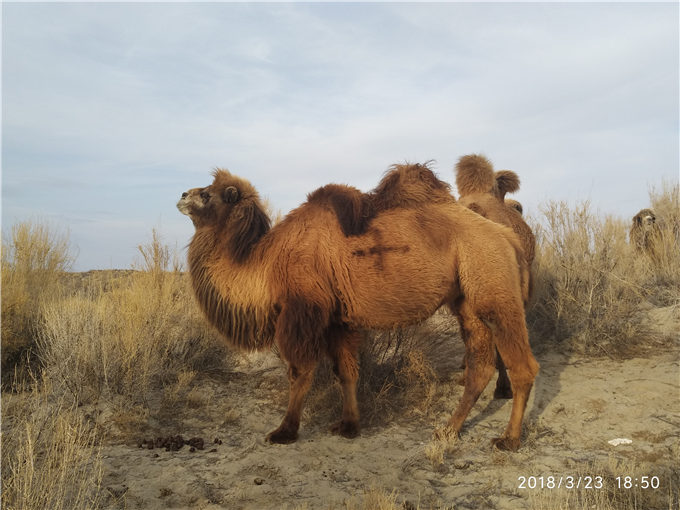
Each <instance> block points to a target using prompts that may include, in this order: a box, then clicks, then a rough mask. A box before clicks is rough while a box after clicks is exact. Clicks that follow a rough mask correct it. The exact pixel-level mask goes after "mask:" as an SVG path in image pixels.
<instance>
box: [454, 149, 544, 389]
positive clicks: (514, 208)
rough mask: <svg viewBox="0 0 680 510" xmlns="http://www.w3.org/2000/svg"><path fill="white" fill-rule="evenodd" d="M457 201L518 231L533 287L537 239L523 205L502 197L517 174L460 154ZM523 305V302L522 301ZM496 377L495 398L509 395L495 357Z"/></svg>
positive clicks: (511, 190)
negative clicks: (533, 265)
mask: <svg viewBox="0 0 680 510" xmlns="http://www.w3.org/2000/svg"><path fill="white" fill-rule="evenodd" d="M455 173H456V187H457V188H458V193H459V195H460V198H459V199H458V203H459V204H460V205H463V206H465V207H467V208H468V209H470V210H471V211H474V212H476V213H477V214H479V215H480V216H483V217H485V218H488V219H489V220H491V221H493V222H495V223H499V224H501V225H505V226H507V227H510V228H511V229H512V230H513V231H514V232H515V234H517V236H518V238H519V240H520V245H521V247H522V252H523V253H524V256H525V258H526V262H527V264H528V266H529V294H531V290H532V288H533V285H532V280H533V278H532V272H531V266H532V264H533V261H534V256H535V253H536V238H535V237H534V233H533V232H532V231H531V227H529V225H527V223H526V222H525V221H524V218H522V205H521V204H520V203H519V202H516V201H514V200H508V199H506V198H505V195H506V193H514V192H515V191H517V190H519V177H518V176H517V174H516V173H515V172H513V171H511V170H500V171H498V172H494V170H493V166H492V165H491V162H490V161H489V160H488V159H487V158H485V157H484V156H482V155H480V154H470V155H467V156H462V157H461V158H460V159H459V160H458V163H457V164H456V168H455ZM525 304H526V303H525ZM497 368H498V380H497V381H496V389H495V391H494V398H512V388H511V386H510V381H509V380H508V376H507V374H506V372H505V367H504V366H503V360H502V357H500V356H499V357H498V359H497Z"/></svg>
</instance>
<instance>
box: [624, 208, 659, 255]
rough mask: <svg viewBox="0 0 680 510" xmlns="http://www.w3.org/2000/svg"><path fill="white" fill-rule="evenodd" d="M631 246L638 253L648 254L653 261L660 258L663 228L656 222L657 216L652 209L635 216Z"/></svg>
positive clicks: (631, 228)
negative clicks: (659, 251)
mask: <svg viewBox="0 0 680 510" xmlns="http://www.w3.org/2000/svg"><path fill="white" fill-rule="evenodd" d="M629 237H630V244H632V245H633V248H635V251H636V252H637V253H644V254H647V255H648V256H649V257H650V258H651V259H652V260H656V259H657V258H658V253H657V252H658V250H659V248H660V246H661V227H660V226H659V223H658V222H657V221H656V214H654V211H652V210H651V209H642V210H641V211H640V212H638V213H637V214H636V215H635V216H633V224H632V225H631V227H630V234H629Z"/></svg>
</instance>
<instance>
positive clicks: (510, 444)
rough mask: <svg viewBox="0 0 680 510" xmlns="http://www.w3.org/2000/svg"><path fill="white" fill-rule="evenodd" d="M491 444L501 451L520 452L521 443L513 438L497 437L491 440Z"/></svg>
mask: <svg viewBox="0 0 680 510" xmlns="http://www.w3.org/2000/svg"><path fill="white" fill-rule="evenodd" d="M491 444H492V445H493V446H495V447H496V448H498V449H499V450H503V451H508V452H516V451H517V450H519V444H520V441H519V439H513V438H511V437H497V438H495V439H492V440H491Z"/></svg>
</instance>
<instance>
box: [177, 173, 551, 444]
mask: <svg viewBox="0 0 680 510" xmlns="http://www.w3.org/2000/svg"><path fill="white" fill-rule="evenodd" d="M423 189H426V190H430V191H431V192H432V196H431V197H430V199H429V200H428V197H427V196H423V197H422V198H414V197H416V196H418V191H419V190H420V191H422V190H423ZM177 207H178V208H179V210H180V211H181V212H182V213H184V214H186V215H188V216H189V217H190V218H191V220H192V221H193V223H194V226H195V228H196V232H195V234H194V236H193V238H192V240H191V243H190V245H189V254H188V261H189V270H190V274H191V279H192V284H193V287H194V291H195V294H196V297H197V299H198V301H199V303H200V305H201V306H202V308H203V310H204V312H205V314H206V316H207V318H208V319H209V320H210V321H211V322H212V324H213V325H214V326H215V327H216V328H217V329H218V330H219V331H220V332H221V333H222V334H223V335H224V336H225V337H226V338H227V340H229V341H230V342H231V343H233V344H235V345H236V346H238V347H240V348H243V349H251V350H252V349H262V348H266V347H269V346H271V345H272V344H276V346H277V347H278V349H279V352H280V354H281V356H282V358H283V359H284V360H285V361H286V362H287V363H288V367H289V368H288V378H289V383H290V394H289V403H288V409H287V411H286V414H285V416H284V418H283V421H282V423H281V425H280V426H279V427H278V428H277V429H275V430H274V431H272V432H271V433H270V434H269V435H268V436H267V439H268V440H269V441H270V442H272V443H290V442H293V441H295V440H296V439H297V437H298V429H299V425H300V414H301V411H302V407H303V402H304V397H305V395H306V393H307V391H308V389H309V387H310V385H311V383H312V379H313V374H314V370H315V367H316V365H317V363H318V361H319V360H320V359H321V358H322V357H323V356H324V355H327V356H329V357H330V358H331V359H332V361H333V365H334V371H335V374H336V375H337V377H338V379H339V381H340V384H341V388H342V401H343V407H342V418H341V420H340V422H339V423H337V424H336V425H335V426H333V428H332V429H331V430H332V431H333V432H336V433H339V434H341V435H343V436H345V437H354V436H356V435H357V434H358V432H359V410H358V405H357V399H356V384H357V379H358V375H359V367H358V363H357V354H358V348H359V343H360V339H361V335H360V331H361V330H362V329H387V328H394V327H397V326H402V325H408V324H413V323H417V322H419V321H422V320H423V319H425V318H427V317H429V316H430V315H432V314H433V313H434V312H435V311H436V310H437V308H439V307H440V306H441V305H443V304H446V305H448V306H449V307H450V308H451V310H453V311H454V312H455V313H456V314H457V315H458V317H459V319H460V321H461V324H462V331H463V332H464V333H463V334H464V336H465V337H466V340H467V349H468V351H469V353H470V354H469V358H470V360H471V361H470V368H469V370H468V371H467V380H466V384H465V389H464V391H463V396H462V398H461V401H460V403H459V405H458V407H457V409H456V410H455V412H454V413H453V415H452V416H451V419H450V420H449V422H448V424H447V426H446V427H444V428H443V429H441V430H440V431H438V434H439V435H440V436H449V435H457V434H459V432H460V430H461V427H462V425H463V421H464V420H465V418H466V416H467V415H468V413H469V411H470V409H471V408H472V406H473V405H474V403H475V402H476V401H477V398H478V397H479V395H480V394H481V392H482V391H483V389H484V387H485V386H486V385H487V384H488V381H489V379H490V378H491V376H492V375H493V372H494V352H495V350H494V345H495V346H497V348H498V351H499V352H500V354H501V356H502V357H503V361H504V362H505V364H506V366H507V367H508V373H509V377H510V381H511V383H512V389H513V394H514V399H513V405H512V411H511V417H510V421H509V423H508V426H507V428H506V430H505V433H504V434H503V436H502V437H500V438H497V439H495V440H494V444H495V445H496V446H497V447H498V448H500V449H507V450H516V449H517V448H518V447H519V444H520V434H521V425H522V418H523V415H524V410H525V407H526V403H527V399H528V397H529V393H530V391H531V387H532V385H533V381H534V378H535V376H536V373H537V372H538V368H539V367H538V363H537V362H536V360H535V359H534V357H533V355H532V353H531V348H530V346H529V341H528V335H527V329H526V322H525V319H524V309H523V300H524V298H525V294H526V292H527V284H526V279H527V277H528V276H527V270H526V265H525V261H524V257H523V255H522V252H521V248H520V246H519V244H518V243H517V241H516V237H515V236H514V234H513V233H512V232H511V231H510V230H509V229H506V228H505V227H502V226H500V225H497V224H494V223H492V222H490V221H487V220H485V219H484V218H481V217H479V216H478V215H476V214H473V213H472V212H470V211H469V210H467V209H465V208H464V207H461V206H459V205H458V204H456V203H455V200H454V199H453V197H452V196H451V195H450V193H449V189H448V185H446V184H445V183H443V182H441V181H439V180H438V179H436V177H435V176H434V174H432V172H430V171H429V169H427V167H426V166H425V165H402V166H397V167H394V168H392V170H390V171H389V172H388V173H387V174H386V176H385V178H384V179H383V180H382V182H381V183H380V185H379V186H378V187H377V188H376V190H374V192H373V193H369V194H366V195H364V194H362V193H361V192H359V191H358V190H356V189H354V188H351V187H347V186H339V185H329V186H325V187H323V188H320V189H319V190H317V191H315V192H314V193H311V194H310V195H309V196H308V200H307V202H305V203H304V204H302V205H301V206H300V207H298V208H297V209H295V210H293V211H291V212H290V213H289V214H288V215H287V216H286V217H285V218H284V219H283V220H282V221H281V222H279V223H277V224H276V225H275V226H274V227H270V222H269V218H268V217H267V215H266V213H265V212H264V209H263V207H262V203H261V201H260V198H259V196H258V194H257V192H256V191H255V189H254V188H253V186H252V185H251V184H250V183H248V182H247V181H245V180H244V179H241V178H239V177H236V176H234V175H232V174H231V173H229V172H228V171H226V170H216V171H215V172H214V180H213V183H212V184H211V185H209V186H207V187H205V188H195V189H191V190H189V191H187V192H185V193H184V194H183V195H182V198H181V200H180V201H179V203H178V204H177Z"/></svg>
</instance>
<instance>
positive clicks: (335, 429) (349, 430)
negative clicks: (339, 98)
mask: <svg viewBox="0 0 680 510" xmlns="http://www.w3.org/2000/svg"><path fill="white" fill-rule="evenodd" d="M331 432H332V433H333V434H339V435H341V436H342V437H346V438H347V439H354V438H355V437H357V436H358V435H359V425H357V423H355V422H351V421H339V422H338V423H336V424H335V425H333V426H332V427H331Z"/></svg>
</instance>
